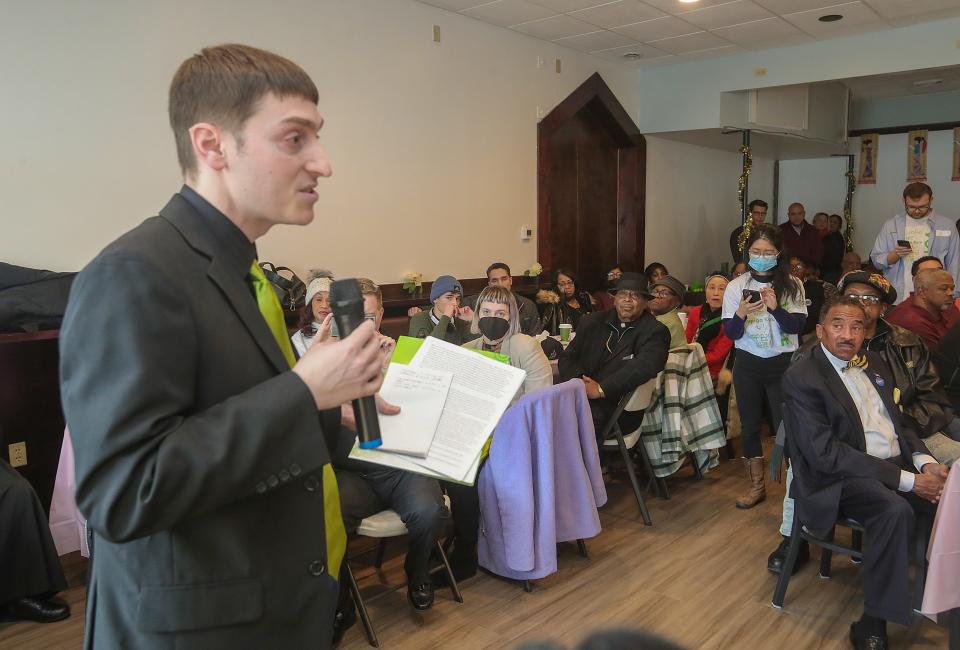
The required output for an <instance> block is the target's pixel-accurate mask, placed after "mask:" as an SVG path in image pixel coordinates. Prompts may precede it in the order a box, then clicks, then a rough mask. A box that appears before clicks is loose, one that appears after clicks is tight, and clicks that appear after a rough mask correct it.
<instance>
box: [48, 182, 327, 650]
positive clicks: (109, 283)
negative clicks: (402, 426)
mask: <svg viewBox="0 0 960 650" xmlns="http://www.w3.org/2000/svg"><path fill="white" fill-rule="evenodd" d="M226 251H227V249H226V248H225V244H224V242H223V241H222V240H220V239H218V238H217V237H216V236H214V234H213V232H212V231H211V230H210V228H209V226H208V225H207V224H206V223H205V222H204V221H203V218H202V217H201V215H200V214H198V213H197V212H196V210H195V209H194V208H193V206H192V205H191V204H190V203H188V202H187V201H186V200H185V199H184V198H183V196H181V195H179V194H177V195H174V197H173V198H172V199H171V200H170V202H169V203H168V204H167V206H166V207H165V208H164V209H163V210H162V211H161V212H160V216H158V217H154V218H151V219H148V220H147V221H145V222H144V223H143V224H141V225H140V226H138V227H137V228H135V229H134V230H132V231H130V232H129V233H127V234H126V235H124V236H123V237H121V238H120V239H118V240H117V241H115V242H114V243H112V244H111V245H110V246H108V247H107V248H106V249H105V250H104V251H103V252H102V253H100V254H99V255H98V256H97V257H96V259H94V260H93V261H92V262H91V263H90V264H89V265H88V266H87V267H86V268H85V269H84V270H83V271H82V272H81V273H80V275H79V276H78V277H77V280H76V282H75V283H74V285H73V290H72V292H71V295H70V301H69V304H68V308H67V314H66V319H65V322H64V327H63V329H62V331H61V336H60V351H61V391H62V398H63V409H64V412H65V414H66V420H67V423H68V425H69V427H70V431H71V435H72V437H73V443H74V448H75V456H76V471H77V503H78V505H79V507H80V511H81V512H82V513H83V514H84V515H85V516H86V517H87V519H88V523H89V526H90V528H91V529H92V530H93V532H94V537H95V538H94V546H93V562H92V568H91V571H90V581H89V585H88V601H87V603H88V604H87V623H86V645H87V647H88V648H89V647H96V648H111V649H112V648H138V649H143V648H204V649H208V648H267V647H275V648H279V647H289V648H293V647H296V648H306V647H315V648H326V647H328V646H329V644H330V632H331V621H332V616H333V611H334V609H335V605H336V598H337V591H338V584H337V582H336V580H335V579H334V578H333V577H331V576H330V575H329V574H328V572H327V571H326V567H327V558H326V534H325V528H324V505H323V489H322V469H321V468H322V466H323V465H324V464H325V463H327V462H329V456H328V453H327V449H326V446H325V445H324V441H323V437H322V432H321V417H320V415H319V414H318V413H317V410H316V406H315V403H314V401H313V398H312V397H311V395H310V392H309V390H308V389H307V387H306V385H305V384H304V383H303V381H302V380H300V378H299V377H297V376H296V375H295V374H294V373H292V372H290V367H289V365H288V364H287V362H286V361H285V359H284V357H283V355H282V353H281V352H280V349H279V347H278V346H277V343H276V341H275V339H274V338H273V336H272V334H271V333H270V330H269V328H268V327H267V324H266V322H265V321H264V319H263V317H262V316H261V314H260V312H259V310H258V308H257V304H256V302H255V300H254V299H253V297H252V294H251V290H250V288H249V286H248V284H247V280H246V278H245V277H243V276H242V275H243V274H242V273H240V274H238V273H235V272H234V271H235V270H236V269H235V268H233V269H232V270H229V271H228V268H227V266H226V265H225V260H226V259H228V257H227V255H226Z"/></svg>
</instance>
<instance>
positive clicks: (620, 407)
mask: <svg viewBox="0 0 960 650" xmlns="http://www.w3.org/2000/svg"><path fill="white" fill-rule="evenodd" d="M656 386H657V378H656V377H654V378H653V379H651V380H650V381H648V382H647V383H645V384H642V385H640V386H637V388H635V389H634V391H633V392H632V393H628V394H626V395H624V396H623V397H622V398H621V399H620V403H619V404H617V408H616V410H615V411H614V412H613V415H612V416H610V419H609V420H608V421H607V423H606V424H605V425H604V427H603V431H602V432H601V435H600V440H601V441H602V446H601V449H602V450H603V451H613V450H615V449H619V450H620V456H621V457H622V458H623V462H624V464H625V465H626V466H627V475H628V476H629V477H630V484H631V485H632V486H633V494H634V496H636V498H637V506H638V507H639V508H640V516H641V517H643V523H644V524H646V525H647V526H652V525H653V522H652V521H651V520H650V511H649V510H647V504H646V502H645V501H644V499H643V493H642V491H641V490H640V483H639V482H638V481H637V474H636V471H635V470H634V468H633V459H631V458H630V452H631V451H633V450H634V449H637V450H638V453H639V454H640V458H641V460H642V461H643V467H644V470H646V472H647V475H648V476H649V477H650V480H651V481H656V476H655V475H654V473H653V467H652V466H651V465H650V459H649V458H647V452H646V450H645V449H644V448H643V444H641V443H640V427H637V429H636V431H631V432H630V433H629V434H628V435H626V436H624V435H623V431H621V429H620V424H619V423H618V422H617V420H618V419H619V418H620V416H621V415H622V414H623V412H624V411H628V412H631V413H634V412H641V413H642V412H643V411H644V410H645V409H646V408H647V407H648V406H649V405H650V399H651V398H652V397H653V391H654V389H655V388H656Z"/></svg>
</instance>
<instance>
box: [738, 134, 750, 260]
mask: <svg viewBox="0 0 960 650" xmlns="http://www.w3.org/2000/svg"><path fill="white" fill-rule="evenodd" d="M737 151H739V152H740V154H741V155H742V156H743V171H741V172H740V178H738V179H737V201H738V202H739V203H740V214H743V202H744V201H745V200H746V197H745V196H744V190H745V189H746V187H747V177H748V176H750V172H751V171H752V170H753V154H752V153H751V152H750V147H748V146H747V145H745V144H742V145H740V148H739V149H737ZM752 225H753V218H752V217H751V216H750V215H749V214H748V215H747V216H746V217H745V218H744V220H743V230H741V231H740V237H739V238H737V249H738V250H741V251H742V250H743V247H744V246H746V245H747V238H748V237H750V227H751V226H752Z"/></svg>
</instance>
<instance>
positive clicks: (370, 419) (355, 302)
mask: <svg viewBox="0 0 960 650" xmlns="http://www.w3.org/2000/svg"><path fill="white" fill-rule="evenodd" d="M330 308H331V310H332V311H333V319H334V320H335V321H336V323H337V329H339V330H340V336H341V338H346V337H348V336H350V333H351V332H353V330H355V329H356V328H358V327H360V325H361V324H362V323H363V293H361V291H360V283H359V282H357V281H356V280H355V279H353V278H348V279H346V280H337V281H335V282H333V283H332V284H331V285H330ZM353 416H354V418H355V419H356V421H357V436H358V437H359V439H360V448H361V449H373V448H375V447H379V446H380V445H381V444H383V441H382V440H381V439H380V421H379V420H377V401H376V400H375V399H374V398H373V396H367V397H361V398H360V399H355V400H353Z"/></svg>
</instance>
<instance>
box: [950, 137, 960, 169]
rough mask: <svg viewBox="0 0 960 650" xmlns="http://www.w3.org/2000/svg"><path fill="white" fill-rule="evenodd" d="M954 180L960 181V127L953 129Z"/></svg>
mask: <svg viewBox="0 0 960 650" xmlns="http://www.w3.org/2000/svg"><path fill="white" fill-rule="evenodd" d="M951 177H952V178H951V179H950V180H952V181H960V127H957V128H955V129H954V130H953V173H952V174H951Z"/></svg>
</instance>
